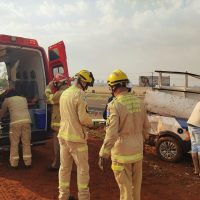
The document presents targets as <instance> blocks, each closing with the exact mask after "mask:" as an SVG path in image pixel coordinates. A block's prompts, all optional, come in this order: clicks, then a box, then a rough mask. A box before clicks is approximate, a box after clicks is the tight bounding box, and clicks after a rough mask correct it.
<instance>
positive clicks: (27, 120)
mask: <svg viewBox="0 0 200 200" xmlns="http://www.w3.org/2000/svg"><path fill="white" fill-rule="evenodd" d="M18 123H30V120H29V119H20V120H17V121H14V122H11V123H10V124H18Z"/></svg>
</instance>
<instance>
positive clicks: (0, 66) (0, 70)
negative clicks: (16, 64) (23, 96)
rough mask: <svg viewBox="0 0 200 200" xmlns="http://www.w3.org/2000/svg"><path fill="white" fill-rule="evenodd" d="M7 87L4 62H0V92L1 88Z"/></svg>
mask: <svg viewBox="0 0 200 200" xmlns="http://www.w3.org/2000/svg"><path fill="white" fill-rule="evenodd" d="M7 88H8V73H7V69H6V64H5V63H4V62H0V93H1V91H2V90H5V89H7Z"/></svg>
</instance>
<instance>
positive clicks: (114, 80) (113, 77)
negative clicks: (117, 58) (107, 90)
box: [107, 69, 129, 86]
mask: <svg viewBox="0 0 200 200" xmlns="http://www.w3.org/2000/svg"><path fill="white" fill-rule="evenodd" d="M107 83H108V85H109V86H114V85H117V84H121V83H129V80H128V77H127V75H126V74H125V73H124V72H123V71H122V70H120V69H117V70H114V71H113V72H112V73H111V74H110V75H109V77H108V79H107Z"/></svg>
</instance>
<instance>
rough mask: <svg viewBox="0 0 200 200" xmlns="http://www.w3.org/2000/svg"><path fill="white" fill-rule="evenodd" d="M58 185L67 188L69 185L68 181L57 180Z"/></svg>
mask: <svg viewBox="0 0 200 200" xmlns="http://www.w3.org/2000/svg"><path fill="white" fill-rule="evenodd" d="M59 187H62V188H68V187H69V182H61V181H60V182H59Z"/></svg>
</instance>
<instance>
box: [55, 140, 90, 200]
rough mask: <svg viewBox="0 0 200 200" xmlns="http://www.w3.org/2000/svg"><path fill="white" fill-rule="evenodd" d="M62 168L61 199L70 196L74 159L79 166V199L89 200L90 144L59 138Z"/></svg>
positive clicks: (60, 171) (60, 179)
mask: <svg viewBox="0 0 200 200" xmlns="http://www.w3.org/2000/svg"><path fill="white" fill-rule="evenodd" d="M59 143H60V162H61V165H60V169H59V197H58V199H59V200H66V199H68V198H69V196H70V190H69V188H70V177H71V170H72V165H73V160H74V162H75V164H76V166H77V185H78V199H79V200H89V199H90V192H89V187H88V184H89V164H88V146H87V144H86V143H76V142H70V141H66V140H64V139H62V138H59Z"/></svg>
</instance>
